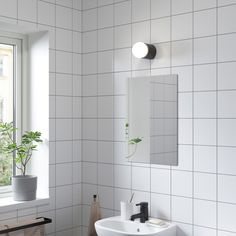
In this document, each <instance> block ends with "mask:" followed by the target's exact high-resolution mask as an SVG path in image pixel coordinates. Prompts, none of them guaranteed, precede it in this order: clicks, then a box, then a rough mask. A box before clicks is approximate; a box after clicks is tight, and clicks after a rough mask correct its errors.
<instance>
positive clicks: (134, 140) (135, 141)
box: [125, 123, 143, 159]
mask: <svg viewBox="0 0 236 236" xmlns="http://www.w3.org/2000/svg"><path fill="white" fill-rule="evenodd" d="M125 136H126V139H127V140H128V146H133V147H134V148H133V150H132V152H131V153H129V154H128V156H126V158H127V159H130V158H131V157H132V156H134V155H135V153H136V151H137V147H138V143H140V142H142V140H143V137H135V138H132V139H130V138H129V123H126V124H125Z"/></svg>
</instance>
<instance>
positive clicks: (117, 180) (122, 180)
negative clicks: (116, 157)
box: [114, 165, 131, 189]
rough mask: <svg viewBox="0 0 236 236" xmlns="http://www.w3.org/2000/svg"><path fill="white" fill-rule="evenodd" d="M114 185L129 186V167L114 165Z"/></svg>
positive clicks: (119, 186)
mask: <svg viewBox="0 0 236 236" xmlns="http://www.w3.org/2000/svg"><path fill="white" fill-rule="evenodd" d="M114 187H118V188H127V189H130V188H131V167H130V166H123V165H115V166H114Z"/></svg>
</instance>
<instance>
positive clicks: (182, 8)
mask: <svg viewBox="0 0 236 236" xmlns="http://www.w3.org/2000/svg"><path fill="white" fill-rule="evenodd" d="M192 9H193V5H192V1H188V0H173V1H172V14H180V13H185V12H191V11H192Z"/></svg>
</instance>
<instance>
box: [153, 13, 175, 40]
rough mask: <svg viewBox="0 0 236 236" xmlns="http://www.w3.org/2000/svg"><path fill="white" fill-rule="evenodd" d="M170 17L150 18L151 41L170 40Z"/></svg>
mask: <svg viewBox="0 0 236 236" xmlns="http://www.w3.org/2000/svg"><path fill="white" fill-rule="evenodd" d="M170 25H171V24H170V18H169V17H167V18H161V19H155V20H151V42H152V43H161V42H169V41H170Z"/></svg>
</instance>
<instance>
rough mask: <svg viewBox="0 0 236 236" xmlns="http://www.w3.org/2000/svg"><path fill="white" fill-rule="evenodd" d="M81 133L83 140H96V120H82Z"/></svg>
mask: <svg viewBox="0 0 236 236" xmlns="http://www.w3.org/2000/svg"><path fill="white" fill-rule="evenodd" d="M82 132H83V138H84V139H90V140H96V139H97V121H96V119H83V121H82Z"/></svg>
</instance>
